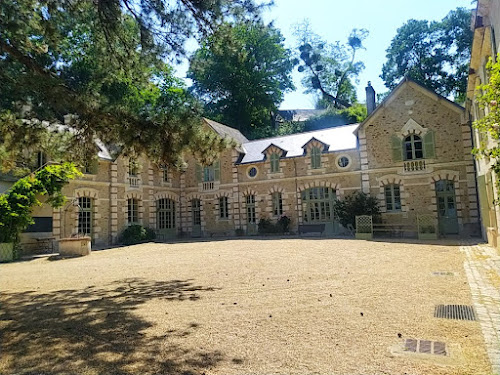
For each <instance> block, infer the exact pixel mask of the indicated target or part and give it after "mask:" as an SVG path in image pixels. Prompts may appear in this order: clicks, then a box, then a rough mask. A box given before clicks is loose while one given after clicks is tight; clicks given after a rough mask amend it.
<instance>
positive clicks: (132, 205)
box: [127, 198, 139, 225]
mask: <svg viewBox="0 0 500 375" xmlns="http://www.w3.org/2000/svg"><path fill="white" fill-rule="evenodd" d="M127 222H128V224H129V225H132V224H138V223H139V200H137V199H135V198H129V199H127Z"/></svg>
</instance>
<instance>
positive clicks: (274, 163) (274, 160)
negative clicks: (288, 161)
mask: <svg viewBox="0 0 500 375" xmlns="http://www.w3.org/2000/svg"><path fill="white" fill-rule="evenodd" d="M270 161H271V173H277V172H279V171H280V156H279V155H278V154H276V153H274V154H271V157H270Z"/></svg>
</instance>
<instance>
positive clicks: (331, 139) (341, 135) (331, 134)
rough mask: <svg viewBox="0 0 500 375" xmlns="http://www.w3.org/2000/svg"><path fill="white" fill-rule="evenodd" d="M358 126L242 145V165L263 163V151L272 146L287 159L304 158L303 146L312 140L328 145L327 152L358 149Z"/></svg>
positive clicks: (261, 140) (260, 140) (335, 128)
mask: <svg viewBox="0 0 500 375" xmlns="http://www.w3.org/2000/svg"><path fill="white" fill-rule="evenodd" d="M358 126H359V124H351V125H344V126H337V127H334V128H329V129H322V130H315V131H312V132H306V133H298V134H292V135H285V136H281V137H273V138H265V139H258V140H255V141H249V142H245V143H243V145H242V147H243V152H244V155H243V157H242V158H241V160H240V164H245V163H255V162H259V161H263V160H264V158H265V155H264V154H263V151H264V150H265V149H267V148H268V147H269V146H271V144H273V145H275V146H277V147H279V148H281V149H283V150H285V151H286V157H287V158H290V157H296V156H302V155H304V149H303V146H304V145H306V144H307V143H308V142H309V141H310V140H311V139H312V138H315V139H317V140H318V141H320V142H322V143H324V144H326V145H328V146H329V147H328V149H327V150H326V151H327V152H332V151H340V150H350V149H355V148H356V147H357V137H356V135H355V134H354V131H355V130H356V129H357V128H358Z"/></svg>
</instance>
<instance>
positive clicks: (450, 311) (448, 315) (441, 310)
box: [434, 305, 477, 320]
mask: <svg viewBox="0 0 500 375" xmlns="http://www.w3.org/2000/svg"><path fill="white" fill-rule="evenodd" d="M434 317H435V318H444V319H456V320H477V319H476V313H475V312H474V308H473V307H472V306H467V305H437V306H436V307H435V309H434Z"/></svg>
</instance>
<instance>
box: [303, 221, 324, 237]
mask: <svg viewBox="0 0 500 375" xmlns="http://www.w3.org/2000/svg"><path fill="white" fill-rule="evenodd" d="M325 227H326V225H325V224H300V225H299V236H300V235H301V234H303V233H319V234H320V235H323V233H324V232H325Z"/></svg>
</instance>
